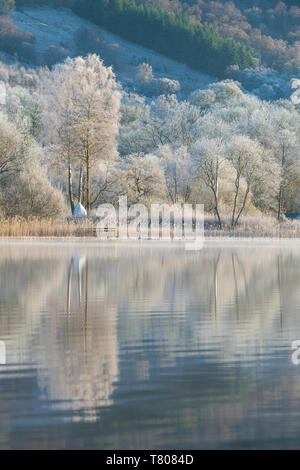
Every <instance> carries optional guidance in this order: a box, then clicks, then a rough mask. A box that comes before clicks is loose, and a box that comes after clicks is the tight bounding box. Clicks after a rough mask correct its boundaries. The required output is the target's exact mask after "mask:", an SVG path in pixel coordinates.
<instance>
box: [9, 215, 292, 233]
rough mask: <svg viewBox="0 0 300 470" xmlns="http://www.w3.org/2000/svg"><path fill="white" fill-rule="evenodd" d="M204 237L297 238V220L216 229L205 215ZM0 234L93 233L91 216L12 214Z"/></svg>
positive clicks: (248, 220) (251, 220)
mask: <svg viewBox="0 0 300 470" xmlns="http://www.w3.org/2000/svg"><path fill="white" fill-rule="evenodd" d="M205 236H206V237H240V238H252V237H253V238H254V237H255V238H257V237H259V238H260V237H261V238H268V237H269V238H300V221H297V220H295V221H284V222H281V223H278V221H277V220H276V219H275V218H274V217H270V216H258V217H255V216H253V217H250V216H245V217H244V218H242V219H241V221H240V223H239V225H238V226H237V227H236V228H235V229H232V228H231V226H230V222H229V219H228V220H227V219H225V218H224V226H223V229H222V230H221V229H219V228H218V227H217V225H216V222H215V219H214V218H213V217H212V216H207V217H206V218H205ZM0 237H16V238H18V237H54V238H55V237H96V230H95V222H93V221H92V220H84V221H83V220H82V221H79V222H78V221H77V222H74V221H71V220H69V221H68V220H66V219H55V220H51V219H37V218H31V219H22V218H19V217H14V218H10V219H3V218H1V219H0Z"/></svg>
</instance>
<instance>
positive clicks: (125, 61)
mask: <svg viewBox="0 0 300 470" xmlns="http://www.w3.org/2000/svg"><path fill="white" fill-rule="evenodd" d="M13 21H14V23H15V25H16V26H17V27H18V28H19V29H20V30H21V31H23V32H26V31H27V32H29V33H30V34H31V35H32V36H33V38H34V44H35V48H36V54H37V61H38V62H39V63H41V64H43V63H45V62H47V59H48V60H49V56H50V59H51V54H52V55H53V61H55V62H56V60H55V58H56V57H55V55H56V54H59V53H60V54H61V57H58V59H59V60H57V61H58V62H59V61H61V60H63V59H64V58H65V57H67V56H70V57H75V56H76V55H80V54H82V53H83V54H84V53H87V52H94V51H93V50H92V49H93V47H94V48H95V47H96V46H97V45H98V50H97V52H98V53H99V55H100V56H101V57H102V58H103V57H104V60H105V63H106V65H113V68H114V71H115V72H116V74H117V78H118V81H120V82H121V83H122V86H123V88H124V89H126V90H127V91H134V90H135V87H136V80H135V77H136V74H137V69H138V65H140V64H143V63H147V64H150V65H151V66H152V67H153V73H154V76H155V77H156V78H157V79H159V78H169V79H172V80H177V81H179V82H180V85H181V92H182V93H184V94H185V93H189V92H190V91H192V90H194V89H197V88H204V87H205V86H206V85H208V84H209V83H211V82H213V81H215V80H216V79H215V78H213V77H211V76H209V75H205V74H202V73H200V72H196V71H194V70H192V69H190V68H189V67H187V66H186V65H183V64H180V63H178V62H175V61H173V60H171V59H168V58H166V57H163V56H161V55H160V54H157V53H155V52H153V51H151V50H149V49H145V48H143V47H140V46H137V45H135V44H132V43H129V42H127V41H125V40H122V39H120V38H119V37H118V36H116V35H114V34H111V33H108V32H107V31H104V30H103V29H101V28H98V27H96V26H95V25H93V24H92V23H91V22H89V21H88V20H85V19H82V18H79V17H78V16H77V15H75V14H73V13H72V12H71V11H70V10H64V9H48V8H32V9H30V8H29V9H24V10H23V11H22V12H20V11H16V12H15V13H14V14H13ZM80 34H81V35H82V34H83V35H84V41H83V42H82V44H84V47H83V46H82V44H81V47H80V45H78V40H77V38H78V37H79V38H80ZM89 38H90V42H91V44H90V43H89V41H88V40H89ZM64 56H65V57H64Z"/></svg>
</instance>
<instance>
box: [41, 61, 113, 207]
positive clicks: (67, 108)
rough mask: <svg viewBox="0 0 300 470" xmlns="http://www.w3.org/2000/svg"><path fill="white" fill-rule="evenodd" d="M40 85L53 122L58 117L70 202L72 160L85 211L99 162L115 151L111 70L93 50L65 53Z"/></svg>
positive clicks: (57, 133) (56, 140) (57, 132)
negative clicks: (72, 55) (81, 54)
mask: <svg viewBox="0 0 300 470" xmlns="http://www.w3.org/2000/svg"><path fill="white" fill-rule="evenodd" d="M44 91H45V95H46V100H47V102H48V110H49V115H52V118H53V119H52V122H53V121H54V122H55V120H56V122H57V124H56V126H55V136H54V140H53V142H54V144H55V143H56V144H57V145H58V148H59V149H60V152H61V155H62V156H63V159H64V161H67V162H68V173H69V177H68V180H69V195H70V203H71V207H73V206H74V196H73V189H72V185H73V182H72V167H73V166H74V164H75V166H76V165H77V166H76V171H77V174H78V179H79V183H78V187H79V189H78V194H79V196H78V197H79V199H81V198H82V193H83V189H81V188H83V187H84V194H85V204H86V208H87V210H88V211H89V210H90V208H91V197H92V196H91V194H92V189H91V184H92V181H94V180H95V179H94V170H95V167H96V165H97V162H98V161H99V160H101V159H103V160H108V159H110V160H114V159H115V158H116V157H117V135H118V124H119V107H120V98H121V95H120V91H119V87H118V84H117V82H116V80H115V75H114V74H113V72H112V69H111V68H110V67H105V66H104V65H103V62H102V61H101V59H100V58H99V57H98V56H97V55H95V54H93V55H88V56H87V57H86V58H83V57H77V58H75V59H67V60H66V61H65V62H64V63H63V64H59V65H57V66H55V67H54V69H53V71H52V72H51V73H50V74H49V75H48V77H47V79H46V80H45V82H44ZM74 160H75V161H74ZM72 200H73V202H72Z"/></svg>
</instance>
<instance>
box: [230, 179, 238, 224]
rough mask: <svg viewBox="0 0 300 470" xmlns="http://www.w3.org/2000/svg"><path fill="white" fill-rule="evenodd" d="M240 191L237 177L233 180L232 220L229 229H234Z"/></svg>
mask: <svg viewBox="0 0 300 470" xmlns="http://www.w3.org/2000/svg"><path fill="white" fill-rule="evenodd" d="M239 190H240V176H239V175H238V176H237V177H236V180H235V195H234V202H233V210H232V218H231V227H234V224H235V212H236V206H237V199H238V195H239Z"/></svg>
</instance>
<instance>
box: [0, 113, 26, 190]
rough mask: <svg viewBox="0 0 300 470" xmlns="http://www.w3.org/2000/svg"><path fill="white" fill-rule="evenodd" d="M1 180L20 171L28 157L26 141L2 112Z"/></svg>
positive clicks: (0, 130)
mask: <svg viewBox="0 0 300 470" xmlns="http://www.w3.org/2000/svg"><path fill="white" fill-rule="evenodd" d="M0 148H1V151H0V182H1V181H3V179H5V178H7V177H8V176H10V175H12V174H13V175H15V174H16V173H18V172H19V171H20V169H21V168H22V165H23V164H24V160H25V158H26V143H25V142H24V140H23V138H22V136H21V135H20V133H19V132H18V131H17V129H16V128H15V126H14V125H13V124H12V123H10V122H9V121H8V119H7V117H6V116H5V115H4V114H0Z"/></svg>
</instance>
